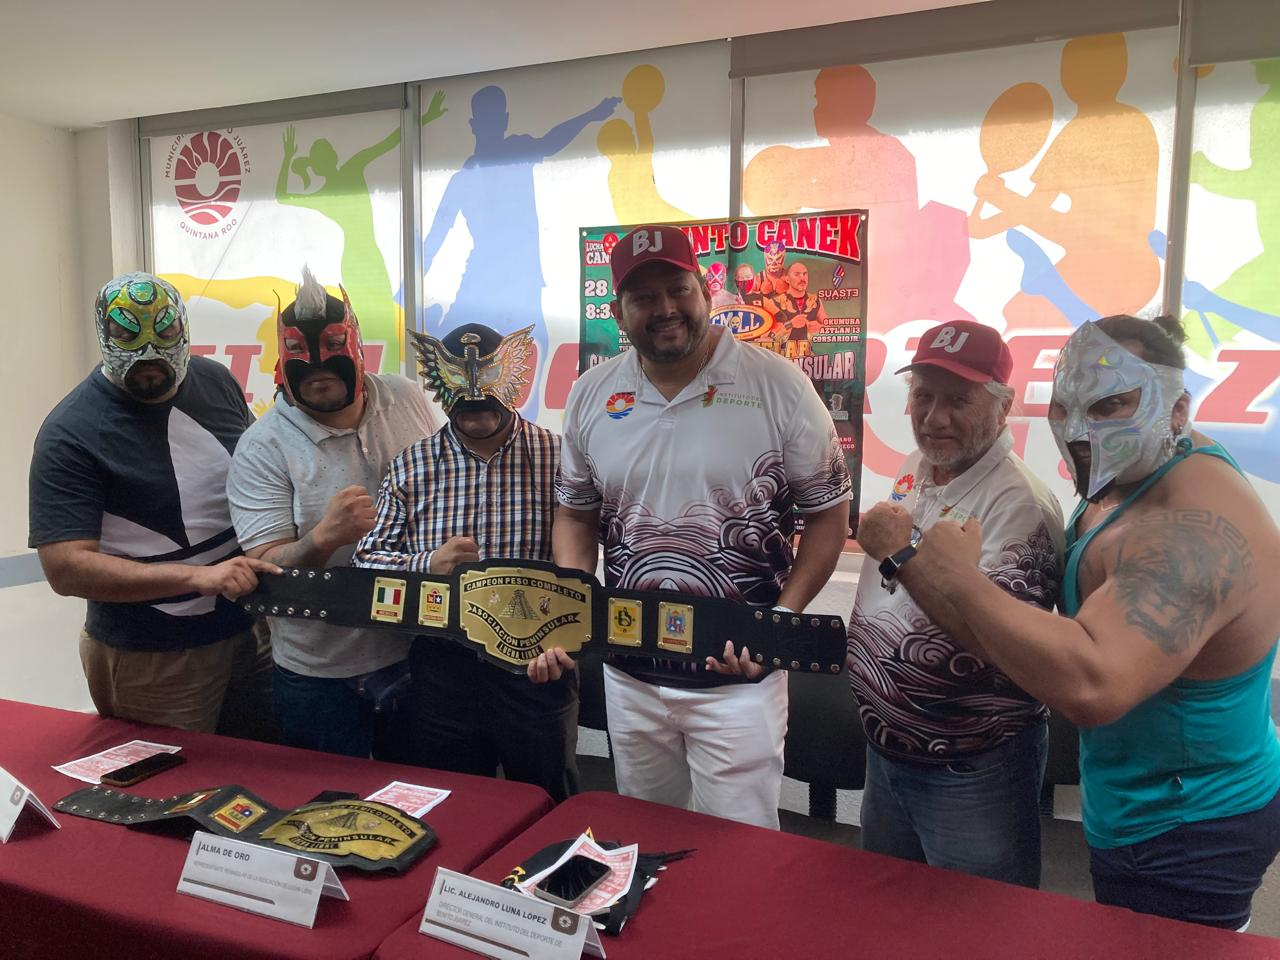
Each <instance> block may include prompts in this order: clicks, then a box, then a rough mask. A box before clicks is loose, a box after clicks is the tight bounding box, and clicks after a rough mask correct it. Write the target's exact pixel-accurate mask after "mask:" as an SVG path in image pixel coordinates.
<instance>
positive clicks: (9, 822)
mask: <svg viewBox="0 0 1280 960" xmlns="http://www.w3.org/2000/svg"><path fill="white" fill-rule="evenodd" d="M28 806H30V807H32V808H33V809H35V811H36V812H37V813H39V814H40V816H42V817H44V818H45V819H46V820H48V821H49V822H50V823H52V824H53V825H54V826H55V827H57V828H58V829H59V830H61V829H62V824H60V823H59V822H58V818H57V817H55V816H54V815H53V813H52V812H51V811H50V810H49V808H48V807H46V806H45V805H44V804H43V803H41V802H40V798H39V797H37V796H36V795H35V794H34V793H32V792H31V788H30V787H27V786H25V785H24V784H22V783H19V782H18V781H17V780H16V779H15V778H14V777H13V776H12V775H11V774H10V773H9V772H8V771H7V770H5V769H4V768H3V767H0V843H8V842H9V837H11V836H12V835H13V825H14V824H15V823H17V822H18V817H19V815H21V813H22V811H23V810H25V809H26V808H27V807H28Z"/></svg>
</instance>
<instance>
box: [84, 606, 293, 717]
mask: <svg viewBox="0 0 1280 960" xmlns="http://www.w3.org/2000/svg"><path fill="white" fill-rule="evenodd" d="M80 663H81V664H82V665H83V666H84V676H85V679H86V680H87V681H88V683H89V696H90V697H92V698H93V705H94V706H95V707H96V708H97V710H98V713H99V714H100V715H101V716H104V717H120V718H121V719H124V720H135V721H137V722H139V723H152V724H157V725H159V726H165V727H180V728H182V729H184V730H200V731H203V732H205V733H214V732H217V733H224V734H227V735H229V736H239V737H246V738H249V739H255V740H276V739H278V738H277V736H276V735H275V732H274V723H273V722H272V720H271V638H270V634H269V632H268V631H267V628H266V624H265V623H262V624H257V625H255V626H254V627H253V628H251V629H249V630H245V631H244V632H242V633H238V634H236V635H234V636H231V637H228V638H227V639H226V640H220V641H219V642H217V643H210V644H207V645H206V646H203V647H193V648H191V649H189V650H167V651H156V652H152V651H137V650H117V649H116V648H115V647H110V646H108V645H107V644H105V643H102V642H101V641H98V640H95V639H94V638H93V637H91V636H89V634H88V632H87V631H85V630H81V631H80Z"/></svg>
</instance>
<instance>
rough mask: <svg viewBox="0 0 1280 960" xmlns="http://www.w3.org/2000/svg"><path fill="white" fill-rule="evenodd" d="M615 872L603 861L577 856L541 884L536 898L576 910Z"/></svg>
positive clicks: (549, 875) (555, 870)
mask: <svg viewBox="0 0 1280 960" xmlns="http://www.w3.org/2000/svg"><path fill="white" fill-rule="evenodd" d="M611 872H612V871H611V870H610V869H609V867H608V866H606V865H605V864H603V863H601V862H600V861H599V860H592V859H591V858H590V857H587V856H583V855H582V854H580V853H579V854H575V855H574V856H572V857H570V858H569V859H568V860H566V861H565V862H564V863H562V864H560V866H558V867H556V868H555V869H554V870H552V871H551V872H550V873H548V874H547V875H546V876H545V877H543V878H542V879H541V880H539V881H538V882H537V884H535V885H534V888H533V895H534V896H535V897H537V898H538V899H539V900H546V901H547V902H548V903H554V904H556V905H557V906H560V907H567V908H569V909H570V910H572V909H573V908H574V907H576V906H577V905H578V904H579V903H581V902H582V900H583V898H584V897H586V895H587V894H588V893H590V892H591V891H592V890H594V889H595V888H596V887H598V886H600V884H601V883H603V882H604V879H605V877H607V876H609V874H610V873H611Z"/></svg>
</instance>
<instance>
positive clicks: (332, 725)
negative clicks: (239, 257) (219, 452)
mask: <svg viewBox="0 0 1280 960" xmlns="http://www.w3.org/2000/svg"><path fill="white" fill-rule="evenodd" d="M340 292H341V293H342V299H338V298H337V297H335V296H333V295H332V294H330V293H328V292H327V291H326V290H325V289H324V287H322V286H320V284H319V283H317V282H316V279H315V277H313V276H312V275H311V272H310V271H309V270H307V269H306V268H305V267H304V268H303V271H302V284H301V286H299V287H298V292H297V299H296V300H295V301H294V302H293V303H291V304H289V306H287V307H285V308H284V309H283V310H281V311H279V316H278V320H277V325H276V326H277V332H278V336H279V347H280V374H281V389H282V392H283V397H282V398H281V402H278V403H276V405H275V406H274V407H272V408H271V409H270V410H268V411H267V412H266V413H265V414H263V416H262V419H261V420H259V421H258V422H257V423H255V424H254V425H253V426H252V427H251V428H250V429H249V430H248V431H246V432H245V435H244V437H243V439H242V440H241V441H240V445H239V446H238V447H236V453H235V459H234V460H233V462H232V464H231V472H230V474H229V476H228V478H227V499H228V500H229V501H230V503H231V518H232V520H233V521H234V522H235V526H236V532H237V534H238V535H239V537H240V542H241V544H242V545H243V546H244V549H245V551H246V552H247V553H248V554H249V556H251V557H261V558H263V559H265V560H269V561H271V562H272V563H277V564H280V565H281V566H307V567H324V566H333V567H345V566H347V565H348V563H349V561H350V559H351V551H352V548H353V547H354V545H355V542H356V541H357V540H359V539H360V537H361V536H362V535H363V534H364V533H366V532H367V531H368V530H369V527H370V526H372V524H373V497H372V494H373V492H374V491H375V490H376V489H377V487H378V484H379V483H380V482H381V481H382V477H383V475H384V474H385V473H386V470H387V464H388V463H390V461H391V458H392V457H394V456H395V455H396V454H397V453H399V452H400V451H401V450H403V449H404V448H405V447H407V446H408V445H409V444H411V443H413V442H414V441H415V440H418V439H419V438H421V437H423V436H425V435H426V434H429V433H430V432H431V431H432V430H433V429H434V423H433V418H432V416H431V413H430V412H429V411H428V409H427V404H426V400H425V399H424V398H423V396H422V392H421V391H420V390H418V389H417V387H416V386H415V385H414V383H413V381H411V380H408V379H406V378H404V377H398V376H393V375H389V374H383V375H377V374H371V373H365V370H364V356H363V352H362V344H361V340H360V324H359V322H358V321H357V320H356V316H355V313H354V311H353V310H352V309H351V303H350V301H349V300H348V299H347V295H346V291H341V290H340ZM271 643H272V653H273V656H274V659H275V676H274V681H273V690H274V702H275V709H276V719H277V720H278V721H279V723H280V728H281V732H282V733H283V735H284V739H285V742H286V743H289V744H291V745H293V746H299V747H308V748H310V749H313V750H328V751H330V752H333V753H345V754H350V755H352V756H368V755H369V753H370V751H371V749H372V748H373V734H374V724H373V719H374V717H373V714H374V711H373V702H372V700H371V697H370V695H369V692H368V691H369V690H370V689H377V688H379V687H381V686H382V685H383V684H384V683H385V682H386V679H387V674H388V673H394V672H396V671H397V670H403V669H404V667H403V664H404V661H405V657H406V655H407V654H408V652H409V641H408V639H407V638H404V637H402V636H399V635H396V634H392V633H387V632H385V631H382V630H357V629H350V628H346V627H334V626H329V625H327V624H321V623H313V622H311V621H302V620H287V619H277V620H272V621H271Z"/></svg>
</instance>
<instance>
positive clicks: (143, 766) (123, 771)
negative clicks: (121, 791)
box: [98, 753, 187, 787]
mask: <svg viewBox="0 0 1280 960" xmlns="http://www.w3.org/2000/svg"><path fill="white" fill-rule="evenodd" d="M186 762H187V758H186V757H184V756H183V755H182V754H180V753H154V754H152V755H151V756H149V757H143V758H142V759H141V760H135V761H134V762H133V763H131V764H129V765H128V766H126V767H121V768H120V769H119V770H112V771H111V772H110V773H104V774H103V775H102V776H101V777H99V778H98V779H99V780H101V781H102V782H103V783H105V784H106V785H107V786H109V787H131V786H133V785H134V784H135V783H137V782H138V781H140V780H145V779H147V777H154V776H155V775H156V774H157V773H161V772H163V771H165V770H168V769H170V768H172V767H179V766H181V765H182V764H184V763H186Z"/></svg>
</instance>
